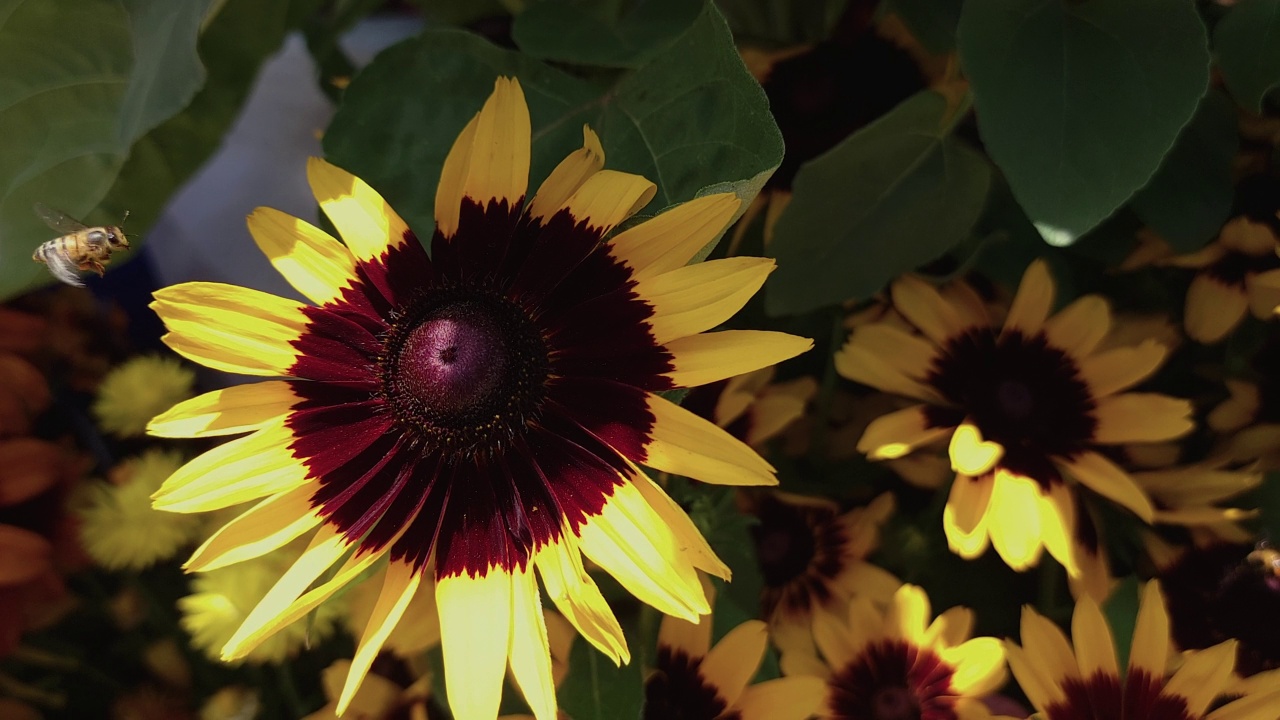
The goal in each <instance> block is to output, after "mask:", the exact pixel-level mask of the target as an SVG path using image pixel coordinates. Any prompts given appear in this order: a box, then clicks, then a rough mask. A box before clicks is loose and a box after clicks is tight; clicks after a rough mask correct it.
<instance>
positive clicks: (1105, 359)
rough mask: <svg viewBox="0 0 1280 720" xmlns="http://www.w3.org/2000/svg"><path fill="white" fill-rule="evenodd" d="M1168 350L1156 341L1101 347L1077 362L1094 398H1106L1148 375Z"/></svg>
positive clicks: (1157, 366) (1081, 377) (1156, 367)
mask: <svg viewBox="0 0 1280 720" xmlns="http://www.w3.org/2000/svg"><path fill="white" fill-rule="evenodd" d="M1167 354H1168V349H1167V348H1165V346H1164V345H1161V344H1160V343H1158V342H1156V341H1155V340H1146V341H1144V342H1143V343H1142V344H1141V345H1135V346H1133V347H1122V348H1115V349H1113V350H1104V351H1103V352H1100V353H1098V354H1096V355H1091V356H1089V357H1086V358H1083V359H1081V360H1079V361H1078V363H1079V368H1080V379H1081V380H1084V382H1085V384H1086V385H1088V386H1089V389H1090V390H1092V391H1093V396H1094V397H1095V398H1099V397H1106V396H1108V395H1111V394H1114V393H1117V392H1119V391H1121V390H1124V389H1125V388H1128V387H1131V386H1133V385H1137V384H1138V383H1140V382H1142V381H1143V380H1146V379H1147V378H1148V377H1151V375H1152V374H1153V373H1155V371H1156V370H1158V369H1159V368H1160V365H1161V364H1162V363H1164V358H1165V355H1167Z"/></svg>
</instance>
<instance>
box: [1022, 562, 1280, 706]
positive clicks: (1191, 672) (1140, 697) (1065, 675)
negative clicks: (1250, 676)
mask: <svg viewBox="0 0 1280 720" xmlns="http://www.w3.org/2000/svg"><path fill="white" fill-rule="evenodd" d="M1071 635H1072V638H1073V639H1074V640H1075V645H1074V648H1073V647H1072V643H1071V642H1070V641H1069V640H1068V639H1067V636H1066V635H1065V634H1063V632H1062V631H1061V630H1059V629H1058V627H1057V626H1056V625H1054V624H1053V623H1052V622H1050V621H1049V620H1047V619H1045V618H1044V617H1042V616H1041V615H1039V614H1038V613H1036V611H1035V610H1033V609H1031V608H1029V607H1028V608H1024V610H1023V612H1022V647H1019V646H1018V645H1016V644H1014V643H1013V642H1006V643H1005V650H1006V652H1007V653H1008V656H1009V667H1010V669H1011V670H1013V676H1014V677H1015V678H1016V679H1017V680H1018V684H1019V685H1020V686H1021V687H1022V690H1023V692H1025V693H1026V694H1027V698H1028V699H1029V700H1031V703H1032V705H1034V706H1035V708H1036V710H1037V711H1038V712H1039V713H1041V714H1042V715H1043V716H1044V717H1046V718H1049V719H1050V720H1056V719H1057V718H1071V719H1072V720H1090V719H1092V718H1096V719H1097V720H1147V719H1148V718H1177V719H1178V720H1198V719H1199V718H1204V719H1205V720H1274V719H1275V717H1276V708H1278V707H1280V687H1277V686H1276V685H1274V684H1271V685H1270V686H1269V687H1267V688H1266V689H1264V690H1263V691H1262V692H1260V693H1258V694H1254V695H1249V696H1246V697H1243V698H1241V699H1237V700H1233V701H1231V702H1229V703H1227V704H1225V705H1222V706H1221V707H1218V708H1217V709H1215V710H1213V711H1212V712H1209V708H1210V707H1211V703H1213V702H1214V701H1215V700H1216V699H1218V698H1219V697H1220V696H1222V695H1224V694H1226V693H1228V692H1231V691H1233V690H1238V689H1239V688H1240V687H1242V686H1241V685H1239V684H1238V683H1237V682H1236V681H1235V679H1234V677H1233V675H1232V669H1233V668H1234V666H1235V653H1236V642H1235V641H1234V640H1229V641H1227V642H1224V643H1220V644H1218V645H1214V646H1213V647H1211V648H1208V649H1206V650H1201V651H1198V652H1194V653H1186V654H1185V655H1183V656H1179V655H1177V654H1176V653H1172V650H1173V648H1172V645H1171V643H1170V640H1169V616H1168V615H1167V614H1166V612H1165V606H1164V596H1163V595H1162V594H1161V592H1160V586H1159V584H1158V583H1156V582H1150V583H1148V584H1147V586H1146V587H1145V588H1144V589H1143V591H1142V601H1141V604H1140V606H1139V608H1138V619H1137V625H1136V626H1135V627H1134V630H1133V644H1132V645H1131V646H1130V648H1129V664H1128V667H1127V668H1126V669H1125V671H1124V672H1123V674H1122V673H1121V671H1120V667H1119V664H1118V662H1117V660H1116V649H1115V641H1114V639H1113V638H1112V636H1111V629H1110V628H1109V627H1108V626H1107V621H1106V618H1105V617H1103V615H1102V610H1101V609H1099V607H1098V604H1097V603H1096V602H1094V600H1093V599H1092V598H1089V597H1082V598H1080V599H1079V600H1078V601H1077V602H1076V609H1075V614H1074V615H1073V617H1072V621H1071Z"/></svg>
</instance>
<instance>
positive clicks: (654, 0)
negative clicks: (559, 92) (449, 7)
mask: <svg viewBox="0 0 1280 720" xmlns="http://www.w3.org/2000/svg"><path fill="white" fill-rule="evenodd" d="M699 10H700V8H699V5H698V3H694V2H689V0H542V1H541V2H536V3H533V4H532V5H530V6H529V8H528V9H527V10H525V11H524V12H522V13H520V14H519V15H517V16H516V19H515V22H514V23H513V25H512V27H511V36H512V38H513V39H515V41H516V45H518V46H519V47H520V49H521V50H523V51H524V52H525V53H526V54H528V55H530V56H532V57H535V58H539V59H541V60H554V61H559V62H567V63H574V64H578V65H598V66H601V67H618V68H636V67H639V66H641V65H643V64H644V61H645V60H647V59H649V58H650V57H652V56H653V54H654V53H656V52H658V51H660V50H661V49H662V48H663V47H664V46H666V45H668V44H670V42H671V40H672V39H674V38H676V37H678V36H679V35H680V34H681V33H682V32H684V31H685V30H686V29H687V28H688V27H689V25H690V24H691V23H692V22H693V21H694V20H695V19H697V17H698V15H699Z"/></svg>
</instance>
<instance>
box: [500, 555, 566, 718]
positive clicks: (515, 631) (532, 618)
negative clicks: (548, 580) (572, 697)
mask: <svg viewBox="0 0 1280 720" xmlns="http://www.w3.org/2000/svg"><path fill="white" fill-rule="evenodd" d="M510 657H511V674H512V676H514V677H515V681H516V686H517V687H519V688H520V692H521V694H523V695H524V699H525V702H527V703H528V704H529V707H530V708H532V709H533V714H534V716H535V717H537V718H538V720H555V717H556V686H555V682H554V681H553V680H552V672H551V646H550V644H549V640H548V638H547V624H546V621H545V620H544V619H543V616H542V600H541V597H540V596H539V595H538V581H537V580H536V579H535V578H534V575H533V569H532V568H529V569H528V570H524V571H520V570H517V571H516V572H514V573H512V575H511V651H510Z"/></svg>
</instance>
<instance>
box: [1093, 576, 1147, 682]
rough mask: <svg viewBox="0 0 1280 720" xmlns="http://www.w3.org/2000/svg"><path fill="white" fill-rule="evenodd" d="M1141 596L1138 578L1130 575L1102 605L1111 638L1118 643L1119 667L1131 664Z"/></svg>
mask: <svg viewBox="0 0 1280 720" xmlns="http://www.w3.org/2000/svg"><path fill="white" fill-rule="evenodd" d="M1139 594H1140V588H1139V587H1138V578H1137V577H1135V576H1133V575H1130V576H1128V577H1126V578H1124V579H1122V580H1121V581H1120V583H1119V584H1118V585H1116V587H1115V589H1114V590H1112V591H1111V595H1109V596H1108V597H1107V600H1106V602H1104V603H1103V604H1102V614H1103V615H1104V616H1105V617H1106V618H1107V625H1108V626H1110V628H1111V637H1112V639H1114V640H1115V643H1116V657H1117V660H1118V662H1119V667H1126V666H1127V665H1128V664H1129V650H1130V648H1132V647H1133V629H1134V628H1135V627H1137V625H1138V603H1139V599H1140V598H1139Z"/></svg>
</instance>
